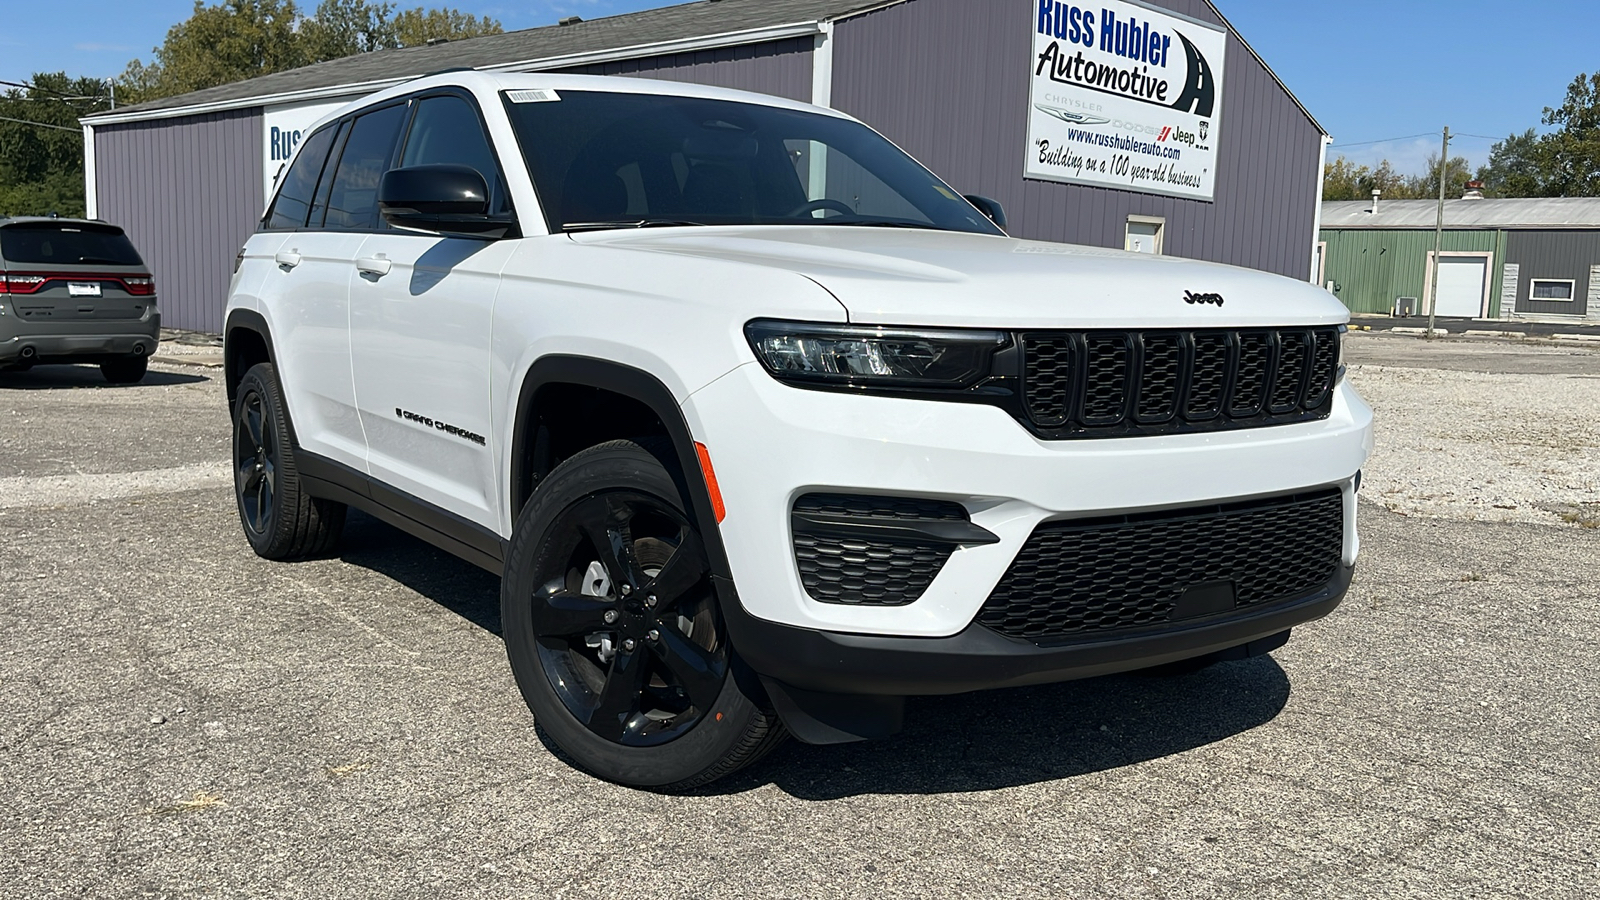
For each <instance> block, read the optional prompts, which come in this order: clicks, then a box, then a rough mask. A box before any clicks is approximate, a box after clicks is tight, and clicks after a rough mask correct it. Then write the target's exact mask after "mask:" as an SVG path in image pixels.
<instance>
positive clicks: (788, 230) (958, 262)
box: [573, 226, 1349, 328]
mask: <svg viewBox="0 0 1600 900" xmlns="http://www.w3.org/2000/svg"><path fill="white" fill-rule="evenodd" d="M573 240H575V241H578V242H580V243H583V244H588V245H591V246H593V245H601V246H605V245H614V246H617V247H618V248H626V249H630V250H636V251H647V252H655V253H669V254H673V255H675V256H686V257H699V258H703V259H706V260H717V261H722V262H726V263H733V264H743V265H749V266H759V267H762V268H766V269H776V270H781V271H787V272H793V273H796V274H799V275H803V276H805V277H807V278H809V279H811V280H813V281H815V282H816V283H817V284H819V285H821V286H822V287H823V288H825V289H826V290H827V291H828V292H829V293H831V294H833V296H834V297H835V298H837V299H838V300H839V302H840V303H841V304H843V305H844V307H845V308H846V310H848V312H849V317H850V320H851V321H852V322H860V323H867V324H875V325H923V326H933V325H943V326H968V327H988V328H1115V327H1130V326H1138V327H1169V328H1207V327H1221V326H1228V327H1249V326H1270V325H1277V326H1284V325H1321V324H1333V323H1339V322H1344V321H1346V320H1348V318H1349V312H1348V311H1347V310H1346V309H1345V307H1344V306H1343V305H1342V304H1341V303H1340V302H1339V301H1338V299H1337V298H1335V297H1334V296H1333V295H1331V294H1329V293H1328V292H1326V291H1323V290H1320V289H1318V288H1316V287H1314V286H1312V285H1309V284H1306V283H1304V282H1298V281H1294V280H1293V279H1289V278H1283V277H1281V276H1277V275H1268V274H1265V273H1262V272H1257V271H1253V270H1250V269H1240V268H1235V267H1232V266H1223V265H1217V264H1214V263H1204V262H1196V261H1194V260H1185V259H1178V258H1174V257H1165V256H1148V255H1143V254H1136V253H1125V252H1123V251H1120V250H1105V249H1100V248H1095V247H1081V246H1075V245H1069V244H1051V243H1045V242H1042V241H1023V240H1017V239H1014V238H1008V237H999V236H989V235H980V234H964V233H958V232H948V231H925V230H921V229H902V228H871V227H841V226H793V227H790V226H758V227H708V228H666V229H651V230H638V231H631V230H630V231H607V232H591V233H587V234H578V235H573ZM1307 249H1308V251H1309V246H1308V248H1307ZM1308 261H1309V260H1308ZM1195 295H1220V297H1221V301H1222V302H1221V305H1220V306H1219V305H1217V304H1216V302H1215V300H1214V299H1213V300H1212V302H1206V303H1191V302H1187V300H1186V297H1189V296H1195Z"/></svg>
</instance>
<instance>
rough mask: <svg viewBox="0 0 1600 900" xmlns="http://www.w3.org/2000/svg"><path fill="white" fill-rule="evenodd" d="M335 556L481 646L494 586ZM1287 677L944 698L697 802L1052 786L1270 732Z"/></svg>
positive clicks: (389, 530)
mask: <svg viewBox="0 0 1600 900" xmlns="http://www.w3.org/2000/svg"><path fill="white" fill-rule="evenodd" d="M339 555H340V558H341V559H342V560H343V561H344V562H346V563H350V564H352V565H357V566H361V567H362V568H365V569H368V570H370V571H373V572H377V573H379V574H381V575H383V576H385V577H388V578H391V579H393V580H394V581H396V582H399V583H400V584H403V585H405V586H406V587H408V588H410V589H411V590H413V591H416V592H417V593H418V594H421V595H422V596H424V597H426V598H428V599H430V600H432V601H433V602H435V603H438V604H439V605H440V606H442V607H444V608H445V609H448V610H450V611H451V612H454V613H455V614H456V615H458V616H461V617H462V618H464V619H466V620H467V621H469V622H472V623H473V624H475V625H477V626H478V627H480V628H482V629H484V630H485V631H488V632H490V633H492V634H496V635H499V634H500V633H501V624H500V580H499V579H498V578H497V577H495V576H494V575H492V574H490V573H488V572H485V571H483V570H482V569H479V568H477V567H476V566H474V565H472V564H470V563H467V562H464V561H462V560H460V559H457V558H456V557H454V556H451V555H449V554H448V553H445V552H444V551H442V550H437V549H435V548H434V547H433V546H431V545H429V544H427V543H426V542H424V541H421V540H419V539H417V538H414V537H411V536H410V535H408V534H405V533H404V532H401V531H400V530H399V529H396V528H393V527H391V526H389V525H387V524H385V523H384V522H381V521H379V520H377V519H375V518H373V517H371V516H369V515H366V514H365V513H361V512H358V511H355V510H351V512H350V518H349V519H348V521H347V522H346V524H345V530H344V539H343V541H342V542H341V549H340V554H339ZM1289 691H1290V685H1289V677H1288V675H1287V674H1286V673H1285V672H1284V671H1283V669H1282V668H1280V667H1279V666H1278V664H1277V663H1276V662H1275V661H1274V660H1273V659H1272V658H1271V657H1269V656H1263V657H1257V658H1255V659H1249V660H1243V661H1240V662H1228V663H1219V664H1217V665H1214V666H1212V667H1210V668H1208V669H1204V670H1201V671H1199V672H1195V673H1192V674H1189V675H1183V676H1174V677H1160V676H1154V675H1137V674H1134V675H1118V676H1111V677H1106V678H1095V679H1090V680H1086V681H1073V682H1067V683H1065V684H1054V685H1045V686H1041V687H1029V688H1015V689H1011V690H1003V691H986V692H982V693H977V694H965V695H961V696H956V697H917V698H912V700H911V701H910V702H909V704H908V705H907V709H906V730H905V731H904V732H902V733H901V734H899V735H897V736H895V737H893V738H891V739H889V740H886V741H876V742H871V743H861V744H841V745H837V746H831V747H812V746H806V745H804V744H801V743H799V742H798V741H792V740H791V741H789V742H788V743H786V744H784V745H783V746H781V747H779V748H778V749H777V750H776V751H775V752H774V753H773V754H772V755H771V756H769V757H768V758H766V759H765V760H762V761H761V762H758V763H757V764H755V765H754V766H752V767H751V768H749V769H747V770H745V771H743V772H739V773H737V774H735V775H732V776H730V777H728V778H726V779H724V780H722V781H718V782H716V783H714V784H712V785H709V786H708V787H706V788H704V789H701V790H700V791H697V792H696V793H698V794H704V795H719V794H738V793H744V792H746V791H751V790H755V789H757V788H760V787H763V786H765V785H768V784H771V785H775V786H776V787H778V788H779V789H780V790H783V791H784V792H786V793H788V794H790V795H792V796H795V797H798V798H801V799H805V800H836V799H840V798H843V797H850V796H856V795H863V794H943V793H962V792H971V791H990V790H996V789H1000V788H1007V787H1016V786H1019V785H1026V784H1036V783H1040V782H1047V781H1057V780H1060V779H1064V778H1071V777H1074V776H1078V775H1087V774H1091V773H1094V772H1102V771H1107V770H1110V769H1118V768H1122V767H1125V766H1130V765H1135V764H1137V763H1141V762H1146V761H1148V760H1152V759H1159V758H1162V757H1166V756H1172V755H1174V754H1178V753H1184V752H1187V751H1190V750H1194V749H1196V748H1199V747H1204V746H1206V745H1208V744H1213V743H1216V742H1218V741H1221V740H1225V739H1227V738H1230V737H1233V736H1235V735H1238V734H1242V733H1244V732H1246V731H1249V730H1250V729H1252V728H1256V727H1258V726H1260V725H1263V724H1265V723H1267V722H1270V721H1272V719H1274V718H1275V717H1276V716H1277V715H1278V713H1279V712H1281V711H1282V710H1283V708H1284V706H1285V705H1286V704H1287V703H1288V701H1289Z"/></svg>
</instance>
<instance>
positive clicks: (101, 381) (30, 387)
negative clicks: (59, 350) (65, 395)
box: [0, 365, 211, 391]
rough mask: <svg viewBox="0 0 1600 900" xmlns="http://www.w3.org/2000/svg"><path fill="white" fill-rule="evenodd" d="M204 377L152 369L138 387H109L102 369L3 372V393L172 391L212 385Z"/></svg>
mask: <svg viewBox="0 0 1600 900" xmlns="http://www.w3.org/2000/svg"><path fill="white" fill-rule="evenodd" d="M210 380H211V379H209V378H207V377H206V376H204V375H191V374H188V373H186V372H161V371H157V370H156V369H151V370H150V371H148V372H146V373H145V376H144V380H142V381H140V382H139V383H137V384H109V383H107V381H106V379H105V376H104V375H101V374H100V367H99V366H87V365H79V366H37V367H35V368H32V369H28V370H26V371H20V372H19V371H0V390H12V391H60V390H68V389H71V388H104V389H106V390H112V391H136V390H138V389H139V388H149V387H170V386H171V385H175V384H198V383H200V382H202V381H210Z"/></svg>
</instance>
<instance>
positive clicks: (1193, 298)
mask: <svg viewBox="0 0 1600 900" xmlns="http://www.w3.org/2000/svg"><path fill="white" fill-rule="evenodd" d="M1183 302H1185V303H1187V304H1189V305H1191V306H1193V305H1195V304H1199V305H1201V306H1205V305H1207V304H1211V305H1215V306H1221V305H1222V303H1223V300H1222V295H1221V294H1196V293H1193V292H1191V291H1184V292H1183Z"/></svg>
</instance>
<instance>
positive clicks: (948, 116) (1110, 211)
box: [833, 0, 1322, 281]
mask: <svg viewBox="0 0 1600 900" xmlns="http://www.w3.org/2000/svg"><path fill="white" fill-rule="evenodd" d="M1155 5H1157V6H1162V7H1165V8H1167V9H1171V10H1172V11H1174V12H1177V13H1180V14H1183V15H1187V16H1190V17H1192V18H1196V19H1200V20H1203V21H1206V22H1212V23H1215V24H1217V25H1221V24H1222V22H1221V21H1220V20H1219V19H1218V17H1217V16H1216V14H1215V13H1214V12H1213V11H1212V10H1211V8H1210V7H1209V6H1208V5H1207V4H1206V3H1205V2H1204V0H1158V2H1156V3H1155ZM1036 9H1037V4H1036V3H1035V2H1034V0H985V2H982V3H974V2H971V0H915V2H912V3H905V4H901V5H897V6H892V7H889V8H887V9H883V10H880V11H878V12H874V13H869V14H866V15H863V16H860V17H858V18H853V19H847V20H845V21H843V22H840V23H839V24H838V25H837V26H836V28H835V31H834V40H835V47H834V69H833V102H834V105H835V106H836V107H838V108H839V109H840V110H843V111H844V112H848V113H850V114H851V115H854V116H856V117H858V118H860V119H862V120H863V121H865V122H867V123H868V124H870V125H872V126H873V127H874V128H877V129H878V130H880V131H882V132H883V133H884V134H886V135H888V137H889V138H890V139H892V140H894V141H895V142H896V143H898V144H900V146H902V147H904V148H905V149H906V150H907V151H908V152H910V153H911V154H912V155H913V156H916V157H917V158H918V159H920V160H922V161H923V162H924V163H926V164H927V165H928V166H929V167H930V168H932V169H933V170H934V171H936V172H938V173H939V174H940V175H941V176H943V177H944V178H945V179H946V180H948V181H950V183H951V184H952V185H954V186H955V187H956V188H958V189H959V190H962V191H964V192H968V193H975V194H984V195H987V196H990V197H993V198H995V199H996V200H999V201H1000V202H1001V203H1002V204H1003V205H1004V206H1005V208H1006V213H1007V215H1008V216H1009V217H1010V221H1011V227H1010V231H1011V233H1012V234H1013V235H1016V236H1018V237H1024V238H1035V239H1040V240H1050V241H1064V242H1068V243H1079V244H1091V245H1096V246H1102V247H1116V248H1119V249H1120V248H1121V247H1122V246H1123V241H1124V236H1125V232H1126V227H1127V219H1128V216H1130V215H1142V216H1160V217H1163V218H1165V219H1166V233H1165V237H1164V239H1163V240H1164V249H1165V252H1166V253H1167V254H1168V255H1171V256H1185V257H1191V258H1196V259H1206V260H1212V261H1216V262H1224V263H1231V264H1234V265H1241V266H1249V267H1251V268H1255V269H1262V270H1265V271H1268V272H1276V273H1278V274H1281V275H1287V276H1289V277H1292V278H1295V279H1298V280H1302V281H1303V280H1305V279H1306V278H1307V276H1308V275H1309V274H1310V269H1311V245H1312V234H1313V227H1314V224H1315V221H1316V205H1317V202H1318V200H1319V198H1318V193H1319V188H1320V185H1321V179H1320V173H1319V172H1318V169H1317V166H1318V162H1319V160H1320V157H1321V150H1322V148H1321V144H1320V141H1321V138H1322V135H1321V132H1320V130H1319V129H1318V128H1317V127H1316V125H1314V124H1313V123H1312V122H1311V120H1310V119H1308V118H1307V117H1306V115H1305V113H1304V112H1302V111H1301V109H1300V108H1299V106H1298V105H1297V104H1296V103H1295V101H1294V99H1293V98H1292V97H1291V96H1290V95H1289V94H1288V93H1287V92H1286V91H1285V90H1284V89H1283V88H1282V87H1281V86H1280V85H1279V84H1278V82H1277V80H1276V79H1274V78H1273V77H1272V74H1271V73H1270V72H1268V71H1267V69H1266V68H1265V67H1264V66H1262V65H1261V63H1259V62H1258V61H1257V60H1256V58H1255V57H1254V56H1253V55H1252V54H1251V53H1250V51H1249V50H1247V49H1246V48H1245V46H1244V44H1243V43H1242V42H1241V41H1240V40H1239V38H1238V36H1237V35H1230V37H1229V40H1228V59H1227V68H1226V72H1225V74H1224V76H1223V79H1224V80H1223V91H1224V96H1223V110H1222V136H1221V152H1220V163H1219V168H1218V172H1217V185H1216V194H1217V199H1216V202H1214V203H1205V202H1201V201H1197V200H1183V199H1176V198H1168V197H1157V196H1152V195H1147V194H1136V193H1132V192H1129V191H1118V190H1108V189H1105V188H1095V187H1084V186H1078V185H1064V184H1054V183H1048V182H1042V181H1028V180H1024V179H1023V177H1022V166H1023V154H1024V152H1025V149H1026V146H1025V145H1026V144H1027V129H1028V125H1027V118H1026V117H1027V111H1028V89H1029V85H1028V71H1027V67H1026V62H1027V61H1028V60H1030V59H1031V57H1032V43H1031V41H1032V33H1033V16H1034V13H1035V11H1036Z"/></svg>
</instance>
